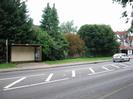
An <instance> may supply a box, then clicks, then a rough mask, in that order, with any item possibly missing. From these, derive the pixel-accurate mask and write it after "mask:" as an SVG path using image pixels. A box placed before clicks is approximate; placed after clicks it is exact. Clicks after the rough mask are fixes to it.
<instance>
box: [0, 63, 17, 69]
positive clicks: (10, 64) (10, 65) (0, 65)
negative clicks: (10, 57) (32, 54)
mask: <svg viewBox="0 0 133 99" xmlns="http://www.w3.org/2000/svg"><path fill="white" fill-rule="evenodd" d="M15 67H16V64H13V63H5V64H0V69H6V68H15Z"/></svg>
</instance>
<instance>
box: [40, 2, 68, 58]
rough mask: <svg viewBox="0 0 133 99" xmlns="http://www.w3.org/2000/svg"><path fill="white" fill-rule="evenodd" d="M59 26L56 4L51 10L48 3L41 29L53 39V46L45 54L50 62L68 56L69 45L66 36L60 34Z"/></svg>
mask: <svg viewBox="0 0 133 99" xmlns="http://www.w3.org/2000/svg"><path fill="white" fill-rule="evenodd" d="M58 24H59V20H58V14H57V10H56V8H55V4H54V5H53V7H52V8H51V7H50V5H49V3H48V4H47V7H46V8H44V10H43V15H42V20H41V26H40V27H41V29H42V30H44V31H46V32H47V33H48V35H49V36H50V37H51V38H52V46H50V48H49V51H48V53H45V54H46V56H47V59H49V60H57V59H63V58H65V57H66V55H67V46H68V43H67V40H66V39H65V37H64V35H62V34H61V33H60V32H59V27H58ZM44 46H45V45H44ZM44 50H45V49H44Z"/></svg>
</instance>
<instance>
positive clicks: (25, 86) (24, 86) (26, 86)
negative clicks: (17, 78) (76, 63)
mask: <svg viewBox="0 0 133 99" xmlns="http://www.w3.org/2000/svg"><path fill="white" fill-rule="evenodd" d="M68 79H69V78H64V79H58V80H53V81H49V82H41V83H36V84H30V85H23V86H18V87H12V88H7V89H5V88H4V89H3V90H4V91H9V90H14V89H20V88H28V87H32V86H38V85H43V84H49V83H54V82H59V81H65V80H68Z"/></svg>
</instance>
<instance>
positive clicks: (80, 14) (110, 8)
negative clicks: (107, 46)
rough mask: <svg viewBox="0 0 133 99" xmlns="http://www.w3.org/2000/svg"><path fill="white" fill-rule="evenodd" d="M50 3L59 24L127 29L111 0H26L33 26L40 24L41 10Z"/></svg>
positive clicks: (118, 29) (118, 9)
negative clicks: (95, 25) (68, 22)
mask: <svg viewBox="0 0 133 99" xmlns="http://www.w3.org/2000/svg"><path fill="white" fill-rule="evenodd" d="M48 2H49V3H50V5H51V7H52V6H53V3H55V7H56V9H57V13H58V17H59V21H60V23H62V22H66V21H71V20H74V25H75V26H78V27H79V28H80V26H82V25H84V24H107V25H110V26H111V27H112V29H113V30H114V31H122V30H126V29H128V28H129V26H130V24H125V22H124V20H123V19H121V18H120V17H121V13H122V11H123V9H122V8H121V6H120V5H117V4H113V3H112V0H28V1H27V9H28V11H29V15H30V17H31V18H32V19H33V22H34V24H35V25H39V24H40V20H41V16H42V10H43V9H44V8H45V7H46V6H47V3H48Z"/></svg>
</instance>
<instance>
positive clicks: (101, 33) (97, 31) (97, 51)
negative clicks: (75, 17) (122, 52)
mask: <svg viewBox="0 0 133 99" xmlns="http://www.w3.org/2000/svg"><path fill="white" fill-rule="evenodd" d="M78 34H79V35H80V36H81V38H82V39H83V40H84V41H85V45H86V47H87V51H86V53H87V54H86V55H87V56H108V55H112V54H113V53H115V52H116V51H118V46H119V44H118V43H117V41H116V37H115V34H114V32H113V31H112V29H111V28H110V26H108V25H83V26H82V27H81V28H80V29H79V31H78Z"/></svg>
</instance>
